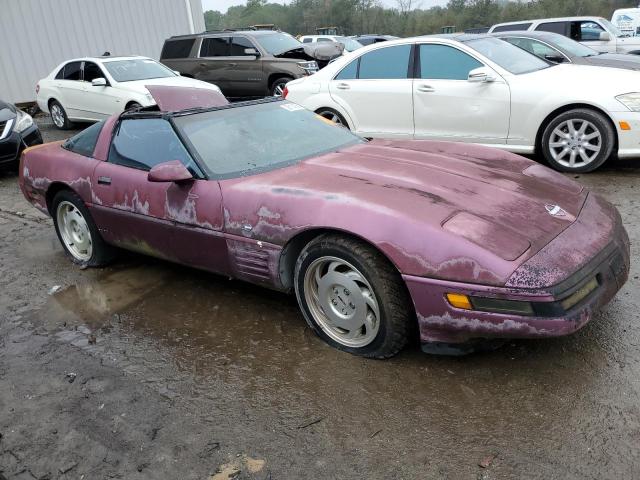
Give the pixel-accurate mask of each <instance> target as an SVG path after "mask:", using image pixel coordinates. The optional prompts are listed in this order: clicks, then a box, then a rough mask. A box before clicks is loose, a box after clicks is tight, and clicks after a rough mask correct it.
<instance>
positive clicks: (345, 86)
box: [336, 83, 351, 90]
mask: <svg viewBox="0 0 640 480" xmlns="http://www.w3.org/2000/svg"><path fill="white" fill-rule="evenodd" d="M336 88H339V89H340V90H349V89H350V88H351V87H350V86H349V84H348V83H339V84H338V85H336Z"/></svg>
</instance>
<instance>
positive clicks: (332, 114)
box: [318, 110, 342, 125]
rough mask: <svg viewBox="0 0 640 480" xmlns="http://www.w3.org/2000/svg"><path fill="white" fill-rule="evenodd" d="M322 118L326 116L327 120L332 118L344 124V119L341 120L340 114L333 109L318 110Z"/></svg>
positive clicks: (336, 122)
mask: <svg viewBox="0 0 640 480" xmlns="http://www.w3.org/2000/svg"><path fill="white" fill-rule="evenodd" d="M318 115H320V116H321V117H322V118H326V119H327V120H331V121H332V122H333V123H335V124H336V125H342V120H340V116H339V115H338V114H336V113H335V112H332V111H331V110H322V111H320V112H318Z"/></svg>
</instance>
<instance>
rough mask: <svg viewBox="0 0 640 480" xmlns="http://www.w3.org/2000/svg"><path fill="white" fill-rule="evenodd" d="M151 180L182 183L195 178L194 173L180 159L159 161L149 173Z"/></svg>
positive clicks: (148, 176)
mask: <svg viewBox="0 0 640 480" xmlns="http://www.w3.org/2000/svg"><path fill="white" fill-rule="evenodd" d="M147 180H149V181H150V182H175V183H182V182H188V181H190V180H193V175H191V172H190V171H189V170H187V167H185V166H184V165H183V164H182V162H181V161H180V160H172V161H170V162H164V163H159V164H158V165H155V166H154V167H153V168H151V170H149V173H148V174H147Z"/></svg>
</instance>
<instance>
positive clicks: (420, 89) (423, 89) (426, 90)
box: [418, 85, 436, 93]
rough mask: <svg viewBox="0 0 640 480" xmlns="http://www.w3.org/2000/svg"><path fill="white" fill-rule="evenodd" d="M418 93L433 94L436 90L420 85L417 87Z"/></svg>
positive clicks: (429, 86)
mask: <svg viewBox="0 0 640 480" xmlns="http://www.w3.org/2000/svg"><path fill="white" fill-rule="evenodd" d="M418 91H419V92H423V93H431V92H435V91H436V89H435V88H433V87H432V86H431V85H420V86H419V87H418Z"/></svg>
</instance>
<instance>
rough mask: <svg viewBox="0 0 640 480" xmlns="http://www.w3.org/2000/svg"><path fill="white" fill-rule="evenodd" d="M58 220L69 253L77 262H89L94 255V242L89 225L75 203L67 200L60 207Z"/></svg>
mask: <svg viewBox="0 0 640 480" xmlns="http://www.w3.org/2000/svg"><path fill="white" fill-rule="evenodd" d="M56 220H57V224H58V230H59V232H60V237H61V238H62V241H63V242H64V245H65V247H66V249H67V251H68V252H69V253H70V254H71V255H73V257H74V258H75V259H76V260H80V261H81V262H86V261H89V260H90V259H91V255H92V254H93V242H92V239H91V232H90V231H89V225H88V224H87V221H86V220H85V218H84V216H83V215H82V212H80V210H78V209H77V208H76V206H75V205H74V204H73V203H71V202H67V201H66V200H65V201H62V202H60V204H59V205H58V210H57V212H56Z"/></svg>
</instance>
